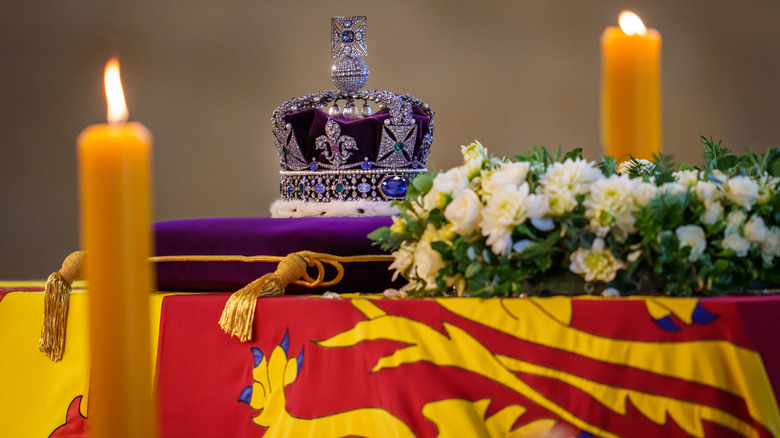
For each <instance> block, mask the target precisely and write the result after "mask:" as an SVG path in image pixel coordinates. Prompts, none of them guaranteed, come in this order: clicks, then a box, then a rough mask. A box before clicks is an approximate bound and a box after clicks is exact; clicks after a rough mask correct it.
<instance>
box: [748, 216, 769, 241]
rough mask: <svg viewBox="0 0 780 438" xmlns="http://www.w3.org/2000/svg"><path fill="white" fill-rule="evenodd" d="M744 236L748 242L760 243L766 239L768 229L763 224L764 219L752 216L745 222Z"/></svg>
mask: <svg viewBox="0 0 780 438" xmlns="http://www.w3.org/2000/svg"><path fill="white" fill-rule="evenodd" d="M744 231H745V238H746V239H747V240H748V241H749V242H750V243H761V242H763V241H764V239H766V236H767V234H768V230H767V228H766V225H765V224H764V219H763V218H761V217H757V216H753V217H751V218H750V220H749V221H747V223H746V224H745V230H744Z"/></svg>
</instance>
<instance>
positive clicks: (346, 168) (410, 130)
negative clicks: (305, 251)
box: [271, 17, 434, 217]
mask: <svg viewBox="0 0 780 438" xmlns="http://www.w3.org/2000/svg"><path fill="white" fill-rule="evenodd" d="M366 22H367V20H366V17H336V18H333V19H332V20H331V55H332V56H333V57H334V58H336V61H335V63H334V64H333V67H332V69H331V78H332V79H333V83H334V84H335V85H336V88H337V89H336V90H333V91H327V92H322V91H321V92H318V93H313V94H310V95H308V96H303V97H298V98H293V99H291V100H289V101H287V102H285V103H283V104H282V105H280V106H279V107H278V108H276V109H275V110H274V111H273V114H272V117H271V123H272V128H273V136H274V143H275V145H276V148H277V150H278V153H279V158H280V164H281V170H280V172H279V173H280V176H281V184H280V190H279V191H280V199H279V200H277V201H276V202H274V204H273V205H272V206H271V215H272V216H275V217H291V216H385V215H390V214H392V213H394V211H395V210H394V209H393V208H391V207H390V201H392V200H394V199H403V198H404V197H405V195H406V191H407V188H408V187H409V184H410V182H411V180H412V178H413V177H414V176H415V175H417V174H419V173H422V172H426V171H427V169H426V167H425V165H426V162H427V158H428V154H429V152H430V148H431V143H432V142H433V131H434V129H433V116H434V113H433V112H432V111H431V109H430V107H429V106H428V104H426V103H423V102H422V101H421V100H420V99H417V98H415V97H413V96H411V95H409V94H395V93H392V92H389V91H378V90H362V88H363V86H364V85H365V82H366V79H367V78H368V68H367V66H366V63H365V61H363V59H362V58H361V56H365V55H366V54H367V46H366ZM360 102H362V105H361V107H360V109H359V110H358V106H357V105H358V104H360ZM340 105H341V106H340ZM372 105H373V106H374V107H377V108H378V110H377V111H376V112H374V110H373V109H372ZM342 106H343V107H342Z"/></svg>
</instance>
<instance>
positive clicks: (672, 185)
mask: <svg viewBox="0 0 780 438" xmlns="http://www.w3.org/2000/svg"><path fill="white" fill-rule="evenodd" d="M687 187H688V186H685V185H682V184H680V183H678V182H667V183H663V184H661V187H658V190H660V191H661V192H663V193H668V194H670V195H679V194H681V193H685V190H686V188H687Z"/></svg>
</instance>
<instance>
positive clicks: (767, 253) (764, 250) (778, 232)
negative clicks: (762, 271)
mask: <svg viewBox="0 0 780 438" xmlns="http://www.w3.org/2000/svg"><path fill="white" fill-rule="evenodd" d="M778 256H780V228H777V227H772V228H770V229H769V230H768V232H767V234H766V238H765V239H764V241H763V242H761V258H762V259H764V262H765V263H766V264H770V263H772V261H773V259H774V258H775V257H778Z"/></svg>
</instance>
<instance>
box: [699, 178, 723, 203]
mask: <svg viewBox="0 0 780 438" xmlns="http://www.w3.org/2000/svg"><path fill="white" fill-rule="evenodd" d="M722 197H723V193H722V192H721V191H720V189H719V188H718V186H717V185H715V183H713V182H712V181H699V183H698V184H696V198H698V199H699V201H701V202H703V203H705V204H706V203H708V202H714V201H718V200H720V199H721V198H722Z"/></svg>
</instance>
